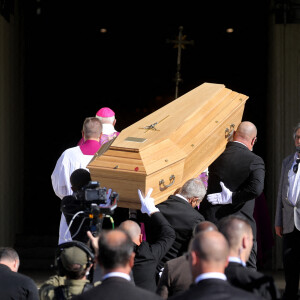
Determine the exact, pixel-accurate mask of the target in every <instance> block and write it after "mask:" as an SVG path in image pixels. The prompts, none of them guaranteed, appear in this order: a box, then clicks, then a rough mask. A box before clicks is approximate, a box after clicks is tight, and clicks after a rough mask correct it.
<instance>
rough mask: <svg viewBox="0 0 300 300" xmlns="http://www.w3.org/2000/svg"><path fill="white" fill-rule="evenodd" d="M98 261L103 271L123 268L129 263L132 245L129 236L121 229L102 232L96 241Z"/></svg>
mask: <svg viewBox="0 0 300 300" xmlns="http://www.w3.org/2000/svg"><path fill="white" fill-rule="evenodd" d="M98 248H99V253H98V261H99V264H100V265H101V266H103V267H104V269H107V270H109V269H114V268H117V267H124V266H126V265H127V264H128V263H129V260H130V257H131V254H132V252H133V243H132V240H131V238H130V236H129V234H128V233H127V232H126V231H124V230H122V229H118V228H117V229H114V230H104V231H102V232H101V234H100V236H99V240H98Z"/></svg>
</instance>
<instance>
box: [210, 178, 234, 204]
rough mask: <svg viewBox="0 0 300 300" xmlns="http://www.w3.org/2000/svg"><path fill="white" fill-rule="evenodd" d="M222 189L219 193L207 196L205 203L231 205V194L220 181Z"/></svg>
mask: <svg viewBox="0 0 300 300" xmlns="http://www.w3.org/2000/svg"><path fill="white" fill-rule="evenodd" d="M220 185H221V187H222V192H221V193H215V194H209V195H207V201H208V202H210V203H211V204H231V203H232V192H231V191H230V190H229V189H228V188H227V187H226V186H225V185H224V183H223V182H222V181H220Z"/></svg>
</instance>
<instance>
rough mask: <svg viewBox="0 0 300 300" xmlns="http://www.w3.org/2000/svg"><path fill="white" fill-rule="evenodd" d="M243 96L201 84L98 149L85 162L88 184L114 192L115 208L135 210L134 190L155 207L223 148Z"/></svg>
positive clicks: (242, 104) (238, 115) (241, 108)
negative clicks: (147, 198) (116, 205)
mask: <svg viewBox="0 0 300 300" xmlns="http://www.w3.org/2000/svg"><path fill="white" fill-rule="evenodd" d="M247 99H248V96H246V95H243V94H240V93H237V92H234V91H232V90H230V89H228V88H226V87H225V86H224V85H223V84H214V83H203V84H201V85H200V86H198V87H197V88H195V89H193V90H191V91H190V92H188V93H186V94H185V95H183V96H181V97H179V98H177V99H175V100H174V101H172V102H170V103H169V104H167V105H165V106H163V107H162V108H160V109H158V110H156V111H155V112H153V113H151V114H149V115H148V116H146V117H145V118H143V119H141V120H139V121H138V122H136V123H134V124H132V125H131V126H129V127H127V128H126V129H124V130H122V131H121V132H120V135H119V136H118V137H117V138H116V139H115V140H113V141H112V142H111V143H107V144H105V145H103V146H102V147H101V148H100V150H99V151H98V153H96V154H95V156H94V158H93V159H92V160H91V162H90V163H89V164H88V166H87V167H88V169H89V170H90V173H91V177H92V180H96V181H99V182H100V185H101V187H106V188H112V189H113V191H115V192H117V193H118V194H119V202H118V206H119V207H125V208H135V209H140V200H139V198H138V193H137V190H138V189H141V190H142V191H143V193H144V194H146V192H147V191H148V189H149V188H150V187H152V188H153V192H152V194H151V196H152V197H153V198H154V199H155V204H158V203H160V202H162V201H164V200H166V199H167V198H168V196H169V195H170V194H172V193H174V191H175V190H176V189H177V188H179V187H180V186H182V185H183V183H184V182H186V181H187V180H188V179H190V178H193V177H197V176H198V175H199V174H200V173H201V172H202V171H204V170H205V169H206V168H207V167H208V166H209V165H210V164H211V163H212V162H213V161H214V160H215V159H216V158H217V157H218V156H219V155H220V154H221V153H222V152H223V150H224V149H225V146H226V143H227V141H228V140H229V139H230V137H231V135H232V133H233V131H234V129H235V128H236V127H237V126H238V124H239V123H240V122H241V120H242V116H243V112H244V107H245V103H246V100H247Z"/></svg>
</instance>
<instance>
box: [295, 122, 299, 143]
mask: <svg viewBox="0 0 300 300" xmlns="http://www.w3.org/2000/svg"><path fill="white" fill-rule="evenodd" d="M299 128H300V123H298V124H297V125H296V126H295V128H294V131H293V139H294V140H295V138H296V132H297V130H298V129H299Z"/></svg>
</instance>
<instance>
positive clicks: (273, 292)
mask: <svg viewBox="0 0 300 300" xmlns="http://www.w3.org/2000/svg"><path fill="white" fill-rule="evenodd" d="M225 275H226V276H227V280H228V281H229V282H230V283H231V284H232V285H234V286H236V287H239V288H241V289H243V290H246V291H249V292H252V293H255V294H257V295H260V296H261V297H262V298H263V299H272V300H274V299H280V294H279V291H278V289H277V287H276V286H275V283H274V280H273V278H272V277H271V276H267V275H264V274H263V273H260V272H258V271H255V270H254V269H250V268H246V267H244V266H243V265H241V264H240V263H237V262H229V264H228V266H227V268H226V269H225Z"/></svg>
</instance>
